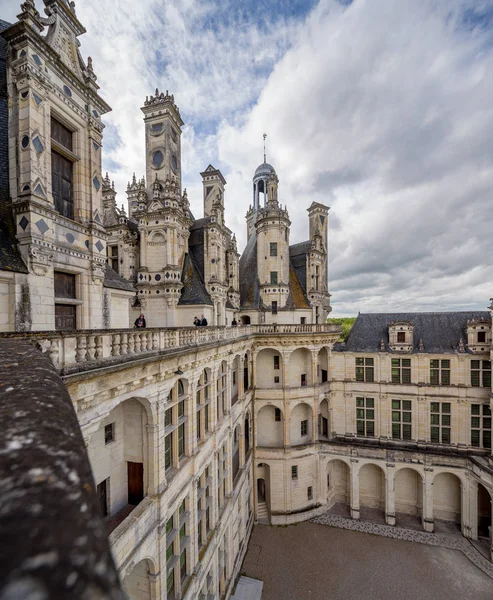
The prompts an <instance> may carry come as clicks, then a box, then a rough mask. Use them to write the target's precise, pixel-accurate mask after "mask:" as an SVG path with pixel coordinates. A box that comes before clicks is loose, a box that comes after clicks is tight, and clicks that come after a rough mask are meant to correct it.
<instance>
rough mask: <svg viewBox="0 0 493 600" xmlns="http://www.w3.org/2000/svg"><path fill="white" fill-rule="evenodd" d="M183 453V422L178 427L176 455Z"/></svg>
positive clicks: (180, 455) (179, 455)
mask: <svg viewBox="0 0 493 600" xmlns="http://www.w3.org/2000/svg"><path fill="white" fill-rule="evenodd" d="M184 454H185V424H184V423H183V424H182V425H180V426H179V427H178V457H179V458H181V457H182V456H183V455H184Z"/></svg>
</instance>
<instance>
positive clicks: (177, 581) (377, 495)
mask: <svg viewBox="0 0 493 600" xmlns="http://www.w3.org/2000/svg"><path fill="white" fill-rule="evenodd" d="M44 3H45V6H46V11H45V12H46V14H47V16H46V17H41V16H40V14H39V13H38V12H37V10H36V8H35V6H34V4H33V2H32V1H30V0H26V2H24V3H23V4H22V7H21V13H20V14H19V21H18V22H17V23H15V24H13V25H9V24H7V23H5V22H0V28H1V29H2V32H1V35H2V38H1V40H2V42H1V46H0V67H2V69H3V70H2V73H0V84H1V86H3V87H2V89H1V90H0V115H1V116H0V119H1V121H0V160H2V161H3V162H4V164H5V167H6V168H5V169H3V170H2V171H1V175H0V216H1V220H0V329H1V330H3V331H4V332H5V333H4V334H2V335H8V336H11V337H13V338H15V337H24V338H27V339H30V340H32V341H33V343H36V344H37V345H38V347H39V348H40V350H41V351H43V352H45V353H47V354H48V355H49V356H50V358H51V360H52V362H53V363H54V365H55V366H56V367H57V369H58V370H59V373H60V374H61V375H62V377H63V379H64V382H65V384H66V386H67V389H68V391H69V393H70V396H71V398H72V401H73V404H74V407H75V410H76V412H77V416H78V419H79V423H80V426H81V429H82V433H83V436H84V439H85V441H86V447H87V451H88V455H89V458H90V461H91V465H92V468H93V473H94V480H95V486H96V493H97V494H98V497H99V501H100V505H101V510H102V511H103V514H104V515H105V517H106V521H107V525H108V531H109V535H110V541H111V545H112V549H113V554H114V557H115V561H116V564H117V566H118V568H119V571H120V573H121V577H122V580H123V582H124V585H125V587H126V589H127V592H128V594H129V596H130V597H131V598H136V599H137V598H138V599H141V600H142V599H157V598H160V599H174V598H184V599H188V600H192V599H196V598H199V599H200V600H204V599H212V598H214V599H219V598H229V597H230V596H231V593H232V590H233V587H234V582H235V579H236V577H237V575H238V574H239V572H240V568H241V562H242V559H243V556H244V553H245V550H246V546H247V543H248V539H249V535H250V531H251V528H252V526H253V523H254V522H258V521H260V522H270V523H272V524H289V523H293V522H297V521H300V520H305V519H309V518H311V517H313V516H315V515H318V514H321V513H323V512H327V511H335V512H337V513H338V514H344V515H346V516H348V517H350V518H353V519H360V518H369V519H377V520H378V519H381V520H382V521H385V522H386V523H387V524H390V525H397V526H399V525H402V524H406V525H409V524H410V525H411V526H413V527H416V528H422V529H424V530H425V531H428V532H433V531H443V530H447V529H453V528H458V529H460V531H461V533H462V535H464V536H465V537H466V538H469V539H471V540H478V539H479V541H480V543H481V544H483V545H484V546H485V547H486V548H487V552H488V553H489V555H490V557H491V548H492V545H491V539H492V538H491V499H492V497H493V462H492V458H491V451H492V447H491V397H492V387H491V385H492V384H491V353H492V322H491V314H490V312H487V311H485V312H471V313H461V312H458V313H414V314H367V315H359V317H358V319H357V321H356V323H355V325H354V327H353V329H352V331H351V333H350V335H349V337H348V339H347V340H346V341H345V342H340V341H338V339H339V336H340V331H339V329H338V327H337V326H334V325H328V324H327V323H326V317H327V314H328V313H329V312H330V294H329V293H328V281H327V244H328V208H327V207H326V206H324V205H322V204H318V203H312V205H311V206H310V207H309V208H308V221H309V240H308V241H306V242H302V243H297V244H294V245H291V244H290V239H289V235H290V221H289V214H288V211H287V208H286V207H283V206H281V204H280V203H279V192H278V183H279V181H278V176H277V173H276V172H275V169H274V168H273V167H272V166H271V165H269V164H268V163H267V161H266V160H265V157H264V162H263V163H262V164H261V165H260V166H259V167H258V168H257V170H256V171H255V175H254V178H253V203H252V206H251V207H250V208H249V210H248V212H247V215H246V224H247V244H246V248H245V250H244V251H243V253H242V255H241V257H240V255H239V253H238V248H237V244H236V239H235V236H234V234H233V232H232V231H231V230H230V229H229V228H228V227H227V225H226V220H225V213H226V205H227V202H226V200H225V186H226V181H225V178H224V176H223V175H222V173H221V172H220V171H219V170H217V169H215V168H214V167H213V166H212V165H209V166H208V167H207V168H206V169H205V170H204V172H203V173H201V176H202V179H203V207H204V208H203V215H204V216H203V217H201V218H197V219H196V218H195V217H194V216H193V215H192V213H191V211H190V203H189V200H188V197H187V193H186V190H183V189H182V184H181V164H182V156H181V141H180V140H181V127H182V125H183V122H182V119H181V116H180V112H179V109H178V107H177V105H176V103H175V100H174V98H173V96H172V95H170V94H168V93H167V92H166V93H159V92H158V90H156V93H155V94H154V95H152V96H149V97H148V98H147V99H146V101H145V103H144V106H143V108H142V111H143V114H144V131H145V139H146V174H145V177H143V178H142V179H137V178H136V177H135V176H134V177H132V178H131V181H130V183H129V185H128V187H127V190H126V194H127V199H128V211H125V209H124V208H123V207H122V208H121V209H120V208H118V204H117V192H116V190H115V188H114V185H113V184H112V183H111V180H110V178H109V176H108V175H106V176H103V174H102V170H101V150H102V147H101V145H102V133H103V123H102V121H101V116H102V115H104V114H105V113H106V112H107V111H108V110H110V109H109V106H108V105H107V104H106V103H105V102H104V100H103V99H102V98H101V97H100V96H99V94H98V86H97V83H96V81H97V80H96V76H95V74H94V71H93V68H92V64H91V63H92V61H91V60H90V59H88V60H87V61H84V60H83V58H82V55H81V53H80V50H79V42H78V37H79V36H80V35H81V34H82V33H83V32H84V28H83V26H82V24H81V23H80V22H79V21H78V19H77V15H76V13H75V8H74V5H73V3H69V2H65V1H64V0H44ZM140 312H144V314H145V315H146V319H147V325H148V327H147V329H145V330H137V329H133V328H132V325H133V321H134V319H135V318H136V316H137V315H138V314H139V313H140ZM201 313H203V314H204V315H205V316H206V318H207V320H208V322H209V325H211V326H210V327H206V328H202V327H199V328H194V327H190V325H191V323H192V321H193V317H194V316H196V315H197V316H199V315H200V314H201ZM233 318H235V319H236V320H237V321H238V326H237V327H229V326H226V325H229V324H230V323H231V321H232V320H233Z"/></svg>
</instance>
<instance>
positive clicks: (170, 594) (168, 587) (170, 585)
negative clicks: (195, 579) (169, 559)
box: [166, 569, 175, 598]
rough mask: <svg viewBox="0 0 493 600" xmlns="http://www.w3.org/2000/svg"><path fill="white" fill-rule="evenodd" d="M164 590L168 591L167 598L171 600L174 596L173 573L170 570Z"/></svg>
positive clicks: (172, 570)
mask: <svg viewBox="0 0 493 600" xmlns="http://www.w3.org/2000/svg"><path fill="white" fill-rule="evenodd" d="M166 590H167V591H168V594H167V596H168V598H172V597H173V596H174V594H175V571H174V569H171V571H170V572H169V573H168V577H167V578H166Z"/></svg>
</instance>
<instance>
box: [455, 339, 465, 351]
mask: <svg viewBox="0 0 493 600" xmlns="http://www.w3.org/2000/svg"><path fill="white" fill-rule="evenodd" d="M457 350H458V351H459V352H460V353H461V354H462V353H464V352H465V351H466V348H465V345H464V340H463V339H462V338H460V340H459V344H458V346H457Z"/></svg>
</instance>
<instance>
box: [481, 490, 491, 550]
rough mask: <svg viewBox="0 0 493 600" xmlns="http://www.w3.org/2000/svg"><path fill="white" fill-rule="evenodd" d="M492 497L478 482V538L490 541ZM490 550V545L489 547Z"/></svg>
mask: <svg viewBox="0 0 493 600" xmlns="http://www.w3.org/2000/svg"><path fill="white" fill-rule="evenodd" d="M491 502H492V497H491V494H490V492H489V491H488V490H487V489H486V487H485V486H484V485H483V484H482V483H479V482H478V537H479V538H486V539H488V540H491V536H492V532H491V512H492V504H491ZM490 548H491V545H490Z"/></svg>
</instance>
